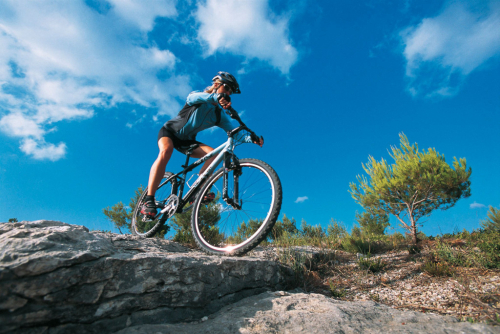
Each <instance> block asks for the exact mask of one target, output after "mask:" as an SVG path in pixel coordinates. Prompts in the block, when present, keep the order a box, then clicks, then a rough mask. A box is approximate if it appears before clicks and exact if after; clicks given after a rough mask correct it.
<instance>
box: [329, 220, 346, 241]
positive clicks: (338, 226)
mask: <svg viewBox="0 0 500 334" xmlns="http://www.w3.org/2000/svg"><path fill="white" fill-rule="evenodd" d="M326 231H327V233H328V238H330V239H331V240H332V241H334V242H340V241H341V240H342V239H343V238H344V237H345V236H347V235H349V234H348V233H347V229H346V228H345V226H344V224H343V223H342V222H338V221H337V220H335V219H333V218H332V219H331V220H330V224H329V225H328V227H327V228H326Z"/></svg>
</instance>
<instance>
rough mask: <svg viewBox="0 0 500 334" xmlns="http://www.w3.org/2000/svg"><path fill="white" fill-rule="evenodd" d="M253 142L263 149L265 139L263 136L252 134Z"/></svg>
mask: <svg viewBox="0 0 500 334" xmlns="http://www.w3.org/2000/svg"><path fill="white" fill-rule="evenodd" d="M252 140H253V143H254V144H257V145H259V146H260V147H262V145H264V137H262V136H260V137H259V136H257V135H256V134H252Z"/></svg>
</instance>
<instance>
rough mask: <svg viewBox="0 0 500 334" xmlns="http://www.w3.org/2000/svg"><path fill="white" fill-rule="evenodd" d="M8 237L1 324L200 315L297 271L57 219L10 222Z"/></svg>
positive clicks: (117, 325) (4, 234) (1, 258)
mask: <svg viewBox="0 0 500 334" xmlns="http://www.w3.org/2000/svg"><path fill="white" fill-rule="evenodd" d="M0 244H1V245H2V248H1V250H0V286H1V287H2V288H1V289H0V333H7V332H9V333H13V332H14V333H16V332H22V333H26V332H33V333H38V332H50V333H52V332H54V333H57V332H68V331H70V332H72V333H78V332H82V333H88V332H94V333H110V332H114V331H118V330H120V329H123V328H125V327H127V326H135V325H140V324H158V323H176V322H181V321H184V322H185V321H193V320H197V319H200V318H202V317H204V316H206V315H209V314H212V313H214V312H216V311H218V310H219V309H221V308H222V307H223V306H225V305H228V304H232V303H234V302H236V301H239V300H241V299H242V298H245V297H248V296H253V295H255V294H260V293H262V292H264V291H267V290H276V289H284V288H286V287H287V286H289V284H290V280H291V275H290V269H288V268H285V267H283V266H281V265H279V264H277V263H276V262H273V261H270V260H265V259H262V258H257V257H240V258H235V257H217V256H208V255H205V254H204V253H201V252H199V251H196V250H192V249H189V248H187V247H183V246H181V245H180V244H178V243H174V242H172V241H169V240H161V239H154V238H153V239H141V238H139V237H136V236H132V235H117V234H112V233H102V232H89V230H88V229H87V228H86V227H83V226H77V225H69V224H65V223H62V222H56V221H34V222H18V223H2V224H0Z"/></svg>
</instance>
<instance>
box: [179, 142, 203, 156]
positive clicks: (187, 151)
mask: <svg viewBox="0 0 500 334" xmlns="http://www.w3.org/2000/svg"><path fill="white" fill-rule="evenodd" d="M198 147H200V144H191V145H188V146H181V147H180V150H179V151H181V152H182V153H184V154H185V155H191V154H192V153H193V151H194V150H196V149H197V148H198Z"/></svg>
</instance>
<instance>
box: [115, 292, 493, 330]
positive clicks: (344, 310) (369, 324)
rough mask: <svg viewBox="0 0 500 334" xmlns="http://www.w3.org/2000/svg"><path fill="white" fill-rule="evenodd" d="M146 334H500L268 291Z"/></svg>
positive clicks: (478, 327)
mask: <svg viewBox="0 0 500 334" xmlns="http://www.w3.org/2000/svg"><path fill="white" fill-rule="evenodd" d="M146 333H155V334H160V333H175V334H188V333H189V334H190V333H217V334H233V333H241V334H253V333H255V334H257V333H259V334H260V333H276V334H278V333H287V334H293V333H308V334H309V333H311V334H312V333H453V334H455V333H485V334H488V333H500V330H499V328H498V327H490V326H487V325H484V324H470V323H468V322H458V320H457V319H455V318H452V317H443V316H438V315H431V314H425V313H419V312H412V311H405V312H404V311H400V310H396V309H392V308H390V307H387V306H385V305H380V304H377V303H374V302H371V301H367V302H344V301H338V300H335V299H332V298H328V297H325V296H323V295H318V294H305V293H287V292H282V291H278V292H265V293H262V294H260V295H257V296H252V297H248V298H245V299H243V300H241V301H239V302H237V303H234V304H233V305H230V306H226V307H224V308H222V309H221V310H220V311H219V312H217V313H215V314H213V315H210V316H209V317H208V318H205V319H202V320H200V321H198V322H196V323H189V324H170V325H143V326H132V327H129V328H126V329H123V330H121V331H119V332H118V333H117V334H146Z"/></svg>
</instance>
